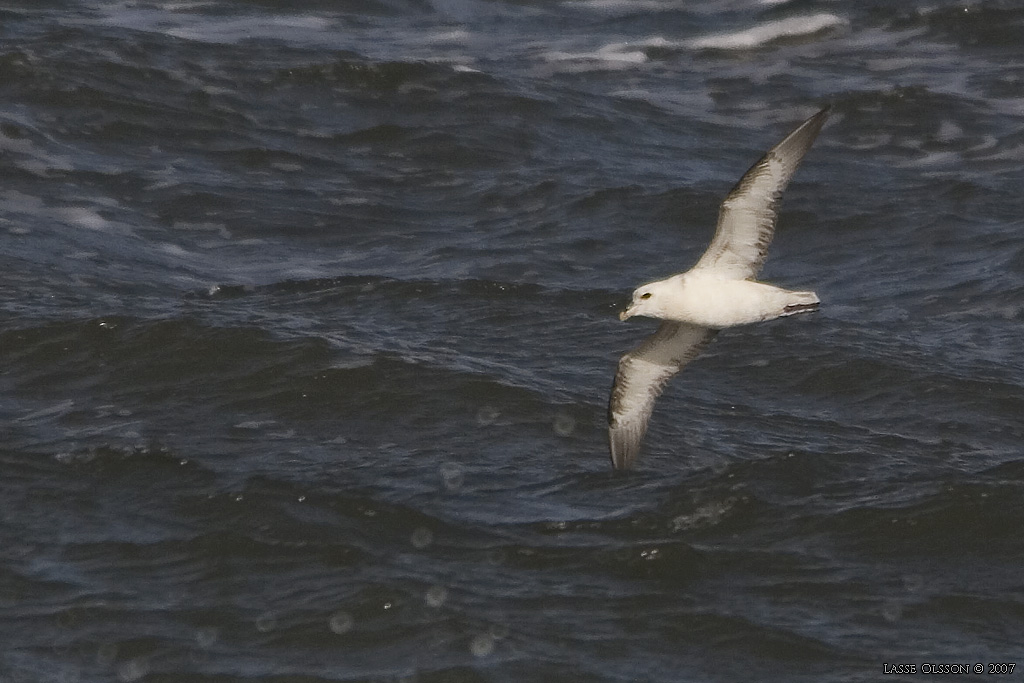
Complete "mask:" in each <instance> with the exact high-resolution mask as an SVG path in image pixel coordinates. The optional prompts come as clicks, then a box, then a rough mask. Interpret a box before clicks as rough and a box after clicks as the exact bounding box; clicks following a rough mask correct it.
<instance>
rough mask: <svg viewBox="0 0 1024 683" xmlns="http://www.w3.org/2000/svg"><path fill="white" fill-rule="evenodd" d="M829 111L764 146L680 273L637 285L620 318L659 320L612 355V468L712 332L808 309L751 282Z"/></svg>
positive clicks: (802, 295) (812, 305)
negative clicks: (700, 251) (699, 251)
mask: <svg viewBox="0 0 1024 683" xmlns="http://www.w3.org/2000/svg"><path fill="white" fill-rule="evenodd" d="M828 113H829V108H828V107H826V108H825V109H822V110H821V111H819V112H818V113H817V114H815V115H814V116H812V117H811V118H809V119H807V120H806V121H804V122H803V123H802V124H800V126H799V127H798V128H797V129H796V130H794V131H793V132H792V133H790V134H789V135H787V136H786V138H785V139H784V140H783V141H782V142H780V143H779V144H777V145H775V146H774V147H772V148H771V149H770V150H768V152H767V154H765V155H764V156H763V157H762V158H761V160H760V161H758V162H757V163H756V164H754V165H753V166H752V167H751V168H750V170H749V171H747V172H746V173H745V174H744V175H743V177H742V178H740V181H739V182H738V183H737V184H736V186H735V187H734V188H733V189H732V190H731V191H730V192H729V194H728V195H727V196H726V198H725V200H724V201H723V202H722V206H721V208H720V209H719V213H718V227H717V229H716V230H715V236H714V237H713V238H712V240H711V244H710V245H709V246H708V249H707V251H705V252H704V255H703V256H701V257H700V260H699V261H697V264H696V265H695V266H694V267H693V268H691V269H690V270H688V271H686V272H685V273H679V274H678V275H673V276H672V277H669V278H666V279H664V280H659V281H657V282H651V283H649V284H646V285H643V286H641V287H638V288H637V289H636V290H635V291H634V292H633V301H632V303H631V304H630V305H629V307H628V308H626V310H625V311H623V312H622V313H621V314H620V315H619V319H620V320H625V319H627V318H631V317H633V316H634V315H641V316H646V317H649V318H658V319H660V320H663V321H664V322H662V323H661V326H660V327H659V328H658V331H657V332H655V333H654V334H652V335H651V336H650V337H648V338H647V339H645V340H644V342H643V343H642V344H641V345H640V346H638V347H637V348H635V349H633V350H632V351H630V352H629V353H627V354H626V355H624V356H623V357H622V358H621V359H620V360H619V367H618V371H617V372H616V373H615V383H614V384H613V385H612V392H611V398H610V399H609V401H608V443H609V445H610V447H611V456H612V467H614V468H615V469H620V470H621V469H628V468H630V467H631V466H632V465H633V462H634V461H635V460H636V457H637V455H638V454H639V452H640V442H641V441H642V440H643V438H644V432H645V431H647V422H648V420H649V419H650V417H651V412H652V411H653V410H654V401H655V399H657V398H658V395H659V394H661V391H662V389H663V388H664V387H665V383H666V382H668V380H669V379H671V378H672V376H673V375H675V374H676V373H678V372H679V371H680V370H682V369H683V366H685V365H686V364H687V363H689V362H690V361H691V360H693V359H694V358H696V357H697V354H699V353H700V352H701V350H702V349H703V348H704V347H705V346H706V345H707V344H708V342H710V341H711V339H712V338H714V336H715V335H716V334H717V333H718V330H720V329H722V328H725V327H733V326H735V325H745V324H748V323H755V322H760V321H762V320H773V319H775V318H779V317H782V316H786V315H793V314H795V313H804V312H807V311H813V310H815V309H816V308H817V307H818V302H819V300H818V296H817V295H816V294H815V293H814V292H794V291H789V290H785V289H781V288H779V287H775V286H773V285H769V284H765V283H763V282H757V281H756V280H754V277H755V276H756V275H757V273H758V271H760V270H761V265H762V264H763V263H764V259H765V256H766V254H767V251H768V244H769V243H770V242H771V240H772V234H773V233H774V231H775V221H776V219H777V218H778V205H779V199H780V198H781V197H782V192H783V190H785V189H786V185H788V184H789V179H790V178H792V177H793V173H794V172H796V169H797V166H799V165H800V161H801V160H802V159H803V157H804V154H806V153H807V150H808V149H810V147H811V144H813V143H814V139H815V138H816V137H818V132H819V131H820V130H821V127H822V126H823V125H824V124H825V119H827V118H828Z"/></svg>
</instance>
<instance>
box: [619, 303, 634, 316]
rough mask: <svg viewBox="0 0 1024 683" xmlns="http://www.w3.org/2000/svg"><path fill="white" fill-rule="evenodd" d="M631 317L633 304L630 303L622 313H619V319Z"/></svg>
mask: <svg viewBox="0 0 1024 683" xmlns="http://www.w3.org/2000/svg"><path fill="white" fill-rule="evenodd" d="M632 317H633V306H632V304H631V305H630V306H629V307H627V308H626V310H624V311H623V312H622V313H619V320H626V319H627V318H632Z"/></svg>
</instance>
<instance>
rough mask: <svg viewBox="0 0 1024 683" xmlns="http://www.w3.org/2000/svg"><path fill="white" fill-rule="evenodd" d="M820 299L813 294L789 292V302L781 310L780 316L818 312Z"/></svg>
mask: <svg viewBox="0 0 1024 683" xmlns="http://www.w3.org/2000/svg"><path fill="white" fill-rule="evenodd" d="M820 303H821V299H819V298H818V295H817V294H815V293H814V292H789V300H788V301H787V302H786V305H785V307H784V308H783V309H782V315H796V314H797V313H810V312H811V311H816V310H818V304H820Z"/></svg>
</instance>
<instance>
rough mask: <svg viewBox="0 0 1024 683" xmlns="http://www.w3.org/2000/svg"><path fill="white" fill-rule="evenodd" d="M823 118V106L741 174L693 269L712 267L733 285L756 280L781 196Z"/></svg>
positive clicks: (769, 241) (827, 111) (826, 112)
mask: <svg viewBox="0 0 1024 683" xmlns="http://www.w3.org/2000/svg"><path fill="white" fill-rule="evenodd" d="M828 114H829V107H826V108H825V109H822V110H821V111H819V112H818V113H817V114H815V115H814V116H812V117H811V118H809V119H807V120H806V121H804V122H803V123H802V124H800V126H799V127H797V129H796V130H794V131H793V132H792V133H790V134H789V135H787V136H786V137H785V139H783V140H782V142H780V143H779V144H777V145H775V146H774V147H772V148H771V149H770V150H768V152H767V153H766V154H765V155H764V156H763V157H761V159H760V160H758V162H757V163H756V164H754V165H753V166H751V167H750V170H749V171H747V172H746V173H745V174H743V177H742V178H740V181H739V182H738V183H736V186H735V187H733V188H732V190H730V191H729V194H728V195H726V197H725V200H724V201H723V202H722V206H721V208H720V209H719V212H718V227H717V229H716V230H715V236H714V237H713V238H712V240H711V244H710V245H708V248H707V251H705V252H704V255H703V256H701V257H700V260H699V261H697V264H696V265H695V266H694V268H713V269H715V270H718V271H720V272H721V273H722V275H723V276H724V277H729V278H733V279H737V280H745V279H747V278H752V277H754V276H755V275H757V273H758V272H759V271H760V270H761V266H762V265H763V264H764V259H765V256H766V255H767V252H768V245H769V244H770V243H771V241H772V236H773V235H774V233H775V222H776V220H777V219H778V206H779V199H780V198H781V197H782V192H783V191H784V190H785V189H786V186H787V185H788V184H789V181H790V179H791V178H792V177H793V174H794V173H795V172H796V169H797V167H798V166H799V165H800V161H801V160H802V159H803V158H804V155H805V154H806V153H807V150H809V149H810V148H811V145H812V144H813V143H814V140H815V138H817V137H818V133H819V132H820V131H821V127H822V126H823V125H825V120H826V119H827V118H828Z"/></svg>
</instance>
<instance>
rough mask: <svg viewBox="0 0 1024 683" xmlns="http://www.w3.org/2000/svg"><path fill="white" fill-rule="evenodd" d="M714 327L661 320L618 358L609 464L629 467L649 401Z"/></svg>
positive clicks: (610, 414)
mask: <svg viewBox="0 0 1024 683" xmlns="http://www.w3.org/2000/svg"><path fill="white" fill-rule="evenodd" d="M716 333H717V330H714V329H711V328H708V327H700V326H698V325H690V324H688V323H677V322H664V323H662V324H661V327H659V328H658V331H657V332H655V333H654V334H652V335H651V336H650V337H648V338H647V339H645V340H644V342H643V343H642V344H641V345H640V346H638V347H637V348H635V349H633V350H632V351H630V352H629V353H627V354H626V355H624V356H623V357H622V358H621V359H620V360H619V369H618V371H617V372H616V373H615V383H614V384H613V385H612V394H611V398H610V399H609V401H608V443H609V444H610V446H611V455H612V467H614V468H615V469H617V470H624V469H629V468H630V467H631V466H632V465H633V461H635V460H636V456H637V454H639V452H640V442H641V441H643V438H644V432H646V431H647V421H648V420H649V419H650V417H651V412H652V411H653V410H654V401H655V399H657V398H658V396H659V395H660V394H661V391H662V389H663V388H664V387H665V383H666V382H668V380H669V379H670V378H671V377H672V376H673V375H675V374H676V373H677V372H679V371H680V370H682V369H683V366H685V365H686V364H687V363H689V362H690V361H691V360H693V359H694V358H696V357H697V354H699V353H700V352H701V349H703V348H704V347H705V346H706V345H707V344H708V342H710V341H711V339H712V338H713V337H714V336H715V334H716Z"/></svg>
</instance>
